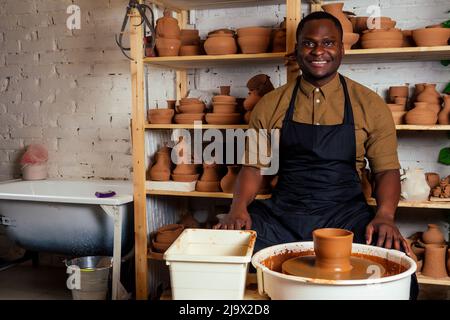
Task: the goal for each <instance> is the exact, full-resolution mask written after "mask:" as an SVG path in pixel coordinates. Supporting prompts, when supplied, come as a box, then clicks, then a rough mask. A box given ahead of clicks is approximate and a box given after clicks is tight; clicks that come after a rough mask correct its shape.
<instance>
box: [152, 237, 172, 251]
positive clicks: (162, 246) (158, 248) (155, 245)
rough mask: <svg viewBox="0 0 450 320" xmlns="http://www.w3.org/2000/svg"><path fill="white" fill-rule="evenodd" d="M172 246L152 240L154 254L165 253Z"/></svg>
mask: <svg viewBox="0 0 450 320" xmlns="http://www.w3.org/2000/svg"><path fill="white" fill-rule="evenodd" d="M171 245H172V243H161V242H157V241H155V240H152V247H153V249H154V250H155V251H156V252H161V253H163V252H166V250H167V249H169V247H170V246H171Z"/></svg>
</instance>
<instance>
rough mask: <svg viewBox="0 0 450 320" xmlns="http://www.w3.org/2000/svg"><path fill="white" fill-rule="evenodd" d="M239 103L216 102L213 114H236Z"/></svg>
mask: <svg viewBox="0 0 450 320" xmlns="http://www.w3.org/2000/svg"><path fill="white" fill-rule="evenodd" d="M236 105H237V103H219V102H215V103H214V104H213V112H214V113H221V114H230V113H236Z"/></svg>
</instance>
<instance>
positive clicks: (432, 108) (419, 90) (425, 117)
mask: <svg viewBox="0 0 450 320" xmlns="http://www.w3.org/2000/svg"><path fill="white" fill-rule="evenodd" d="M435 88H436V84H427V83H419V84H416V89H415V95H414V96H415V98H414V108H413V109H411V110H410V111H408V113H407V114H406V117H405V120H406V123H407V124H416V125H433V124H436V122H437V121H438V114H439V113H440V111H441V95H440V94H439V92H437V91H436V89H435ZM447 123H448V117H447Z"/></svg>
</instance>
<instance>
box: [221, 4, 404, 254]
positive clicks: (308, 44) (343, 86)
mask: <svg viewBox="0 0 450 320" xmlns="http://www.w3.org/2000/svg"><path fill="white" fill-rule="evenodd" d="M342 36H343V32H342V27H341V25H340V23H339V20H337V19H336V18H335V17H333V16H332V15H330V14H327V13H324V12H315V13H312V14H310V15H308V16H307V17H305V18H304V19H303V20H302V21H301V22H300V24H299V26H298V29H297V46H296V52H295V55H296V59H297V62H298V64H299V66H300V69H301V71H302V75H301V76H300V77H299V78H298V79H297V80H296V81H295V82H293V83H288V84H286V85H284V86H282V87H280V88H278V89H276V90H274V91H272V92H270V93H268V94H267V95H265V96H264V97H263V98H262V99H261V100H260V102H259V103H258V104H257V105H256V107H255V109H254V110H253V112H252V117H251V120H250V124H249V126H250V128H254V129H276V128H278V129H280V130H281V133H280V144H279V155H280V169H279V171H278V177H279V178H278V183H277V185H276V187H275V188H274V190H273V193H272V198H271V199H269V200H265V201H254V198H255V196H256V193H257V191H258V189H259V187H260V184H261V182H262V179H263V176H262V175H261V172H260V168H261V167H262V165H256V166H255V165H253V166H252V165H245V166H244V167H243V168H242V170H241V171H240V173H239V176H238V179H237V183H236V186H235V194H234V198H233V203H232V205H231V209H230V212H229V214H228V215H227V217H226V218H225V220H223V221H222V222H221V223H219V224H217V225H216V226H215V228H221V229H242V228H245V229H253V230H256V232H257V235H258V236H257V241H256V245H255V251H258V250H260V249H262V248H264V247H268V246H271V245H275V244H279V243H287V242H295V241H307V240H311V239H312V231H313V230H314V229H317V228H326V227H334V228H344V229H348V230H351V231H353V232H354V241H355V242H358V243H367V244H373V245H377V246H384V247H385V248H395V249H397V250H402V248H403V249H404V250H405V251H407V252H408V253H409V249H408V245H407V244H406V241H405V240H404V238H403V237H402V235H401V234H400V232H399V230H398V228H397V227H396V225H395V222H394V215H395V211H396V208H397V205H398V201H399V199H400V175H399V168H400V165H399V161H398V156H397V140H396V131H395V125H394V122H393V119H392V116H391V113H390V111H389V109H388V107H387V106H386V104H385V103H384V101H383V100H382V99H381V98H380V97H379V96H378V95H377V94H376V93H375V92H373V91H371V90H370V89H368V88H366V87H364V86H362V85H361V84H358V83H356V82H354V81H352V80H350V79H348V78H345V77H343V76H341V75H340V74H338V72H337V70H338V68H339V66H340V64H341V60H342V57H343V55H344V49H343V43H342ZM364 158H367V159H368V161H369V165H370V167H371V170H372V172H373V173H374V176H375V184H376V188H375V195H376V200H377V207H378V208H377V210H376V213H374V212H373V210H372V209H371V208H370V207H369V206H368V205H367V203H366V200H365V198H364V196H363V193H362V190H361V183H360V175H361V170H362V169H363V168H364V166H365V159H364Z"/></svg>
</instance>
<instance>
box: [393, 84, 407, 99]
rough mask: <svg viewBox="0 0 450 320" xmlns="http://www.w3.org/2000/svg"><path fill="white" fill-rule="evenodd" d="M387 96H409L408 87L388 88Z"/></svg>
mask: <svg viewBox="0 0 450 320" xmlns="http://www.w3.org/2000/svg"><path fill="white" fill-rule="evenodd" d="M389 96H390V97H403V98H406V97H408V96H409V87H408V86H393V87H389Z"/></svg>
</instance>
